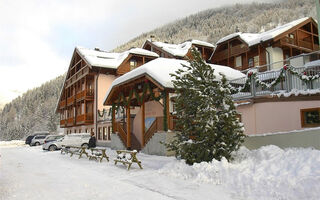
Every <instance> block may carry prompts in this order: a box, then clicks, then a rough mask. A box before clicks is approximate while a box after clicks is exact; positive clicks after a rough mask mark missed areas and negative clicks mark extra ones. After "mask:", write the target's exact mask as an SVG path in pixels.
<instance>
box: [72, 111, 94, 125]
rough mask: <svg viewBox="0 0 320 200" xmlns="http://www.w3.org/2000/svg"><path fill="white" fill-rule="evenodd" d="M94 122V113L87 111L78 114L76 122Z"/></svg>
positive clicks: (78, 123)
mask: <svg viewBox="0 0 320 200" xmlns="http://www.w3.org/2000/svg"><path fill="white" fill-rule="evenodd" d="M90 123H93V113H87V114H82V115H77V117H76V124H77V125H80V124H90Z"/></svg>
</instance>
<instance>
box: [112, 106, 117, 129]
mask: <svg viewBox="0 0 320 200" xmlns="http://www.w3.org/2000/svg"><path fill="white" fill-rule="evenodd" d="M115 125H116V111H115V109H112V133H115Z"/></svg>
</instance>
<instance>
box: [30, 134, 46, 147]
mask: <svg viewBox="0 0 320 200" xmlns="http://www.w3.org/2000/svg"><path fill="white" fill-rule="evenodd" d="M46 137H47V135H36V136H34V138H33V139H32V140H31V142H30V146H39V145H41V144H43V143H44V139H45V138H46Z"/></svg>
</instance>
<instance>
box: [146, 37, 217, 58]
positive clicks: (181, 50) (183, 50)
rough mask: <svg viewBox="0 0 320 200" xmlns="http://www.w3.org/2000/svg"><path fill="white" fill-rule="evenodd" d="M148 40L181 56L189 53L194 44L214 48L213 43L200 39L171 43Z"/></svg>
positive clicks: (174, 54)
mask: <svg viewBox="0 0 320 200" xmlns="http://www.w3.org/2000/svg"><path fill="white" fill-rule="evenodd" d="M148 41H149V42H151V43H153V44H154V45H155V46H157V47H159V48H161V49H163V50H164V51H166V52H168V53H170V54H171V55H173V56H179V57H184V56H185V55H186V54H187V53H188V51H189V49H190V48H191V46H192V45H201V46H205V47H209V48H214V45H213V44H210V43H208V42H205V41H200V40H188V41H185V42H183V43H181V44H169V43H165V42H157V41H151V40H148Z"/></svg>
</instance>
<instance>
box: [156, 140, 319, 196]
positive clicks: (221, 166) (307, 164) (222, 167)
mask: <svg viewBox="0 0 320 200" xmlns="http://www.w3.org/2000/svg"><path fill="white" fill-rule="evenodd" d="M158 172H159V173H160V174H165V175H168V176H172V177H177V178H182V179H189V180H192V181H195V182H199V183H211V184H215V185H222V186H224V187H226V188H227V189H228V190H230V191H232V193H233V195H234V197H235V198H239V197H240V198H244V199H268V200H270V199H291V200H293V199H299V200H300V199H318V198H319V194H320V151H318V150H314V149H294V148H290V149H285V150H282V149H280V148H278V147H276V146H272V145H270V146H265V147H261V148H260V149H258V150H253V151H249V150H248V149H246V148H241V149H240V150H239V152H237V154H236V160H235V161H233V162H231V163H228V162H227V161H226V160H222V161H220V162H219V161H216V160H214V161H212V162H211V163H199V164H194V165H193V166H188V165H186V164H185V163H184V162H183V161H178V162H171V163H168V164H167V165H165V166H164V167H163V168H161V169H159V170H158Z"/></svg>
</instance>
